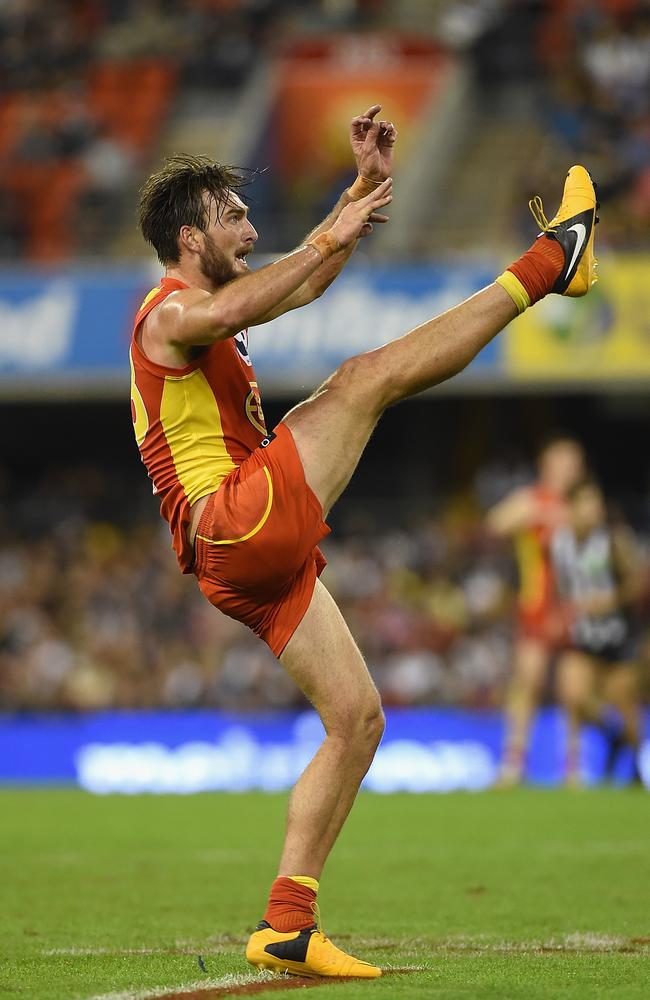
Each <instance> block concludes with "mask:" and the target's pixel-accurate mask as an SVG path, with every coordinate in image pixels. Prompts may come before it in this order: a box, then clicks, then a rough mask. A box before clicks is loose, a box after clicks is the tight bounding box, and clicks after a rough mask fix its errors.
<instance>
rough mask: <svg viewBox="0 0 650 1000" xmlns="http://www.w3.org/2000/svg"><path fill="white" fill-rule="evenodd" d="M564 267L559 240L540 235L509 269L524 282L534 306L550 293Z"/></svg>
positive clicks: (562, 252)
mask: <svg viewBox="0 0 650 1000" xmlns="http://www.w3.org/2000/svg"><path fill="white" fill-rule="evenodd" d="M563 267H564V251H563V250H562V247H561V246H560V244H559V243H558V242H557V240H550V239H548V237H547V236H538V237H537V239H536V240H535V242H534V243H533V245H532V247H531V248H530V250H527V251H526V253H525V254H523V255H522V256H521V257H520V258H519V260H516V261H515V262H514V264H511V265H510V267H509V268H508V271H512V273H513V274H514V275H515V277H516V278H518V279H519V281H520V282H521V283H522V285H523V286H524V288H525V289H526V292H527V293H528V297H529V298H530V304H531V306H532V305H534V303H535V302H539V300H540V299H543V298H544V296H545V295H548V293H549V292H550V291H551V289H552V288H553V285H554V284H555V282H556V281H557V279H558V278H559V277H560V275H561V274H562V268H563Z"/></svg>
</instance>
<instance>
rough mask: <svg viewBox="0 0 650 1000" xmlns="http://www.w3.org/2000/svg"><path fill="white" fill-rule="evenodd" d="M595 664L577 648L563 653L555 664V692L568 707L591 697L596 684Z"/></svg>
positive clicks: (581, 704)
mask: <svg viewBox="0 0 650 1000" xmlns="http://www.w3.org/2000/svg"><path fill="white" fill-rule="evenodd" d="M596 674H597V668H596V664H595V662H594V660H593V658H592V657H591V656H587V655H586V654H585V653H581V652H578V651H577V650H570V651H569V652H566V653H563V654H562V656H561V657H560V659H559V661H558V665H557V693H558V697H559V699H560V701H561V702H562V704H563V705H565V706H566V707H568V708H579V707H580V706H583V705H585V704H586V703H587V702H588V701H589V699H590V698H591V697H592V695H593V693H594V691H595V686H596Z"/></svg>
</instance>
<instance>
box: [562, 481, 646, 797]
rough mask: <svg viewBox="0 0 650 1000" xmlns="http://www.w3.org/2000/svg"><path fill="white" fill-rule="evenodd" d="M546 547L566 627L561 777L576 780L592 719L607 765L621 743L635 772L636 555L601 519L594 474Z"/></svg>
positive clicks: (620, 532) (574, 493)
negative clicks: (616, 715)
mask: <svg viewBox="0 0 650 1000" xmlns="http://www.w3.org/2000/svg"><path fill="white" fill-rule="evenodd" d="M551 552H552V558H553V568H554V571H555V578H556V580H557V588H558V593H559V595H560V597H561V598H562V599H563V600H564V602H565V609H566V615H567V618H568V631H569V648H568V650H567V652H566V653H564V655H563V656H562V658H561V659H560V662H559V665H558V692H559V696H560V701H561V703H562V705H563V706H564V708H565V710H566V712H567V716H568V734H567V757H566V781H567V783H568V784H570V785H579V784H580V783H581V777H580V767H579V741H580V727H581V725H582V723H583V722H592V723H594V724H595V725H597V726H599V727H600V728H601V729H602V731H603V733H604V735H605V736H606V738H607V740H608V743H609V750H608V759H607V762H606V768H605V771H606V773H607V774H611V772H612V771H613V769H614V765H615V763H616V756H617V754H618V751H619V750H620V749H621V748H622V746H624V745H625V744H627V745H629V746H631V747H632V749H633V751H634V760H635V765H634V774H635V778H636V780H639V773H638V767H637V764H636V756H637V753H638V750H639V745H640V740H641V704H640V697H639V679H638V670H637V668H636V665H635V664H634V634H633V629H632V623H631V618H630V607H631V605H633V604H634V602H635V601H636V600H637V599H638V598H639V595H640V592H641V575H640V572H639V561H638V559H637V557H636V554H635V548H634V542H633V539H632V537H631V535H630V532H629V530H628V529H627V528H626V527H625V526H623V525H621V524H618V525H616V526H611V525H610V524H609V523H608V517H607V508H606V506H605V500H604V497H603V494H602V492H601V489H600V487H599V486H598V483H596V482H595V480H593V479H590V478H587V479H583V480H582V481H581V482H579V483H578V484H577V485H575V486H574V487H573V489H572V490H571V491H570V492H569V521H568V524H566V525H565V526H564V527H563V528H559V529H558V530H557V531H556V532H555V534H554V536H553V541H552V543H551ZM606 705H614V706H615V707H616V708H617V709H618V711H619V712H620V715H621V718H622V726H621V725H619V724H617V723H615V722H614V721H613V720H611V719H610V718H609V717H608V713H607V710H606Z"/></svg>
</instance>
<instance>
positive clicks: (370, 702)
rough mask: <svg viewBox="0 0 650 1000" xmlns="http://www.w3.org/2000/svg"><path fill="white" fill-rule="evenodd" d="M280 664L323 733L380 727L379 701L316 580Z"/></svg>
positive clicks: (355, 648)
mask: <svg viewBox="0 0 650 1000" xmlns="http://www.w3.org/2000/svg"><path fill="white" fill-rule="evenodd" d="M280 662H281V663H282V666H283V667H284V669H285V670H286V671H287V673H288V674H289V675H290V676H291V677H292V678H293V680H294V681H295V682H296V684H298V686H299V687H300V689H301V690H302V691H303V693H304V694H305V695H306V697H307V698H308V699H309V700H310V701H311V703H312V705H313V706H314V708H315V709H316V710H317V712H318V714H319V715H320V717H321V719H322V722H323V725H324V726H325V729H326V730H327V732H342V733H347V732H350V731H351V730H354V729H357V728H359V727H361V728H370V729H373V728H382V726H383V715H382V711H381V701H380V698H379V693H378V691H377V688H376V687H375V684H374V681H373V680H372V677H371V676H370V673H369V671H368V668H367V667H366V664H365V662H364V659H363V657H362V655H361V652H360V651H359V648H358V646H357V644H356V643H355V641H354V639H353V638H352V635H351V633H350V630H349V629H348V626H347V625H346V623H345V620H344V618H343V615H342V614H341V612H340V611H339V609H338V607H337V606H336V603H335V601H334V599H333V598H332V596H331V595H330V593H329V591H328V590H327V588H326V587H325V586H324V585H323V584H322V583H321V581H320V580H317V581H316V587H315V589H314V594H313V596H312V599H311V603H310V605H309V608H308V609H307V612H306V614H305V616H304V618H303V619H302V621H301V622H300V625H299V626H298V628H297V629H296V631H295V632H294V634H293V636H292V637H291V639H290V640H289V642H288V644H287V646H286V647H285V649H284V651H283V652H282V654H281V655H280Z"/></svg>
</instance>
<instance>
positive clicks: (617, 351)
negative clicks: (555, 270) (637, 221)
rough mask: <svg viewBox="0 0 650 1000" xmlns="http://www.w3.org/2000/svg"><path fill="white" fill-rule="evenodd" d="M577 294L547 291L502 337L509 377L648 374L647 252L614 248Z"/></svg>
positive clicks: (580, 377) (558, 378)
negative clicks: (594, 280) (592, 282)
mask: <svg viewBox="0 0 650 1000" xmlns="http://www.w3.org/2000/svg"><path fill="white" fill-rule="evenodd" d="M599 276H600V280H599V283H598V284H597V285H596V286H595V287H594V288H592V290H591V292H590V293H589V295H587V296H586V297H585V298H583V299H567V298H563V297H561V296H559V295H549V296H548V298H546V299H544V301H543V302H540V303H539V305H537V306H535V308H534V309H529V310H528V311H527V312H525V313H524V314H523V315H522V316H520V317H519V318H518V319H516V320H514V321H513V322H512V323H511V324H510V326H509V327H508V328H507V330H505V331H504V333H503V334H502V337H503V342H502V344H503V347H502V350H503V360H504V365H505V370H506V372H507V374H508V375H509V377H510V378H512V379H514V380H517V379H522V380H531V379H532V380H536V381H540V380H541V381H544V380H549V381H553V382H558V381H562V380H565V379H566V380H567V381H586V380H589V379H595V380H596V379H597V380H599V381H603V380H616V379H621V380H627V379H639V378H641V379H646V378H647V379H649V380H650V255H647V254H636V255H631V254H629V255H628V254H618V255H616V256H611V257H607V258H606V259H605V260H604V261H603V262H602V265H601V266H600V267H599Z"/></svg>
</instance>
